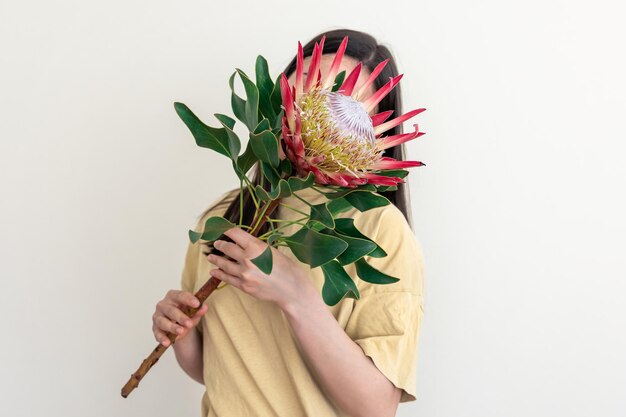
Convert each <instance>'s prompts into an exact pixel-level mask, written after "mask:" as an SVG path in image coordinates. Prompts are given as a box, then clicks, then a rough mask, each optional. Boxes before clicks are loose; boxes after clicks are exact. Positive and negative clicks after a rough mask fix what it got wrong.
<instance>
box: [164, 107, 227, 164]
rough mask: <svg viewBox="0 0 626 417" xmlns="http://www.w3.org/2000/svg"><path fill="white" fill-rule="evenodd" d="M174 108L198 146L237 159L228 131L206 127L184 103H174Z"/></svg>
mask: <svg viewBox="0 0 626 417" xmlns="http://www.w3.org/2000/svg"><path fill="white" fill-rule="evenodd" d="M174 108H175V109H176V113H178V116H179V117H180V118H181V119H182V121H183V122H184V123H185V124H186V125H187V127H188V128H189V130H190V131H191V133H192V135H193V137H194V139H195V140H196V144H197V145H198V146H200V147H202V148H208V149H211V150H214V151H215V152H218V153H221V154H222V155H225V156H227V157H229V158H230V159H233V160H234V159H235V158H236V157H237V155H236V154H233V153H232V150H233V149H235V148H236V144H233V143H231V141H232V139H231V138H230V137H229V135H228V133H227V132H226V129H224V128H214V127H211V126H207V125H205V124H204V123H203V122H202V121H201V120H200V119H198V117H197V116H196V115H195V114H194V113H193V112H192V111H191V110H190V109H189V107H187V106H186V105H184V104H183V103H174Z"/></svg>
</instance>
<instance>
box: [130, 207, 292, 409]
mask: <svg viewBox="0 0 626 417" xmlns="http://www.w3.org/2000/svg"><path fill="white" fill-rule="evenodd" d="M267 204H268V206H267V210H266V211H265V215H264V216H263V217H264V218H263V220H262V221H260V222H258V225H257V226H256V227H255V228H254V229H253V230H252V231H251V232H250V234H251V235H252V236H257V235H258V233H259V231H260V230H261V227H263V225H264V224H265V222H266V221H267V219H269V216H270V215H271V214H272V212H273V211H274V210H275V209H276V208H277V207H278V204H279V199H277V200H271V201H270V202H269V203H267ZM261 212H263V211H262V210H261ZM255 223H256V219H255V221H253V222H252V224H255ZM220 282H221V280H219V279H218V278H215V277H211V278H210V279H209V280H208V281H207V282H206V283H205V284H204V285H203V286H202V288H200V289H199V290H198V292H196V293H195V294H194V295H195V296H196V298H197V299H198V300H199V301H200V306H202V304H203V303H204V302H205V301H206V299H207V298H209V296H210V295H211V294H212V293H213V291H215V289H216V288H217V286H218V285H219V284H220ZM199 309H200V307H198V308H193V307H188V306H185V307H183V308H182V309H181V310H182V311H183V313H185V314H186V315H187V316H188V317H192V316H193V315H194V314H195V313H196V311H198V310H199ZM166 334H167V338H168V339H169V340H170V342H171V344H170V346H171V345H173V344H174V343H175V342H176V337H177V335H175V334H173V333H169V332H166ZM166 350H167V347H165V346H163V345H162V344H160V343H159V344H158V346H157V347H156V348H155V349H154V350H153V351H152V352H151V353H150V355H149V356H148V357H147V358H146V359H144V360H143V362H141V365H139V368H137V370H136V371H135V373H134V374H132V375H131V376H130V379H129V380H128V382H126V384H125V385H124V386H123V387H122V397H124V398H126V397H128V395H129V394H130V393H131V392H132V391H133V390H134V389H135V388H137V387H138V386H139V381H141V380H142V378H143V377H144V376H145V375H146V374H147V373H148V371H149V370H150V368H152V366H154V364H155V363H157V362H158V361H159V358H160V357H161V355H163V353H164V352H165V351H166Z"/></svg>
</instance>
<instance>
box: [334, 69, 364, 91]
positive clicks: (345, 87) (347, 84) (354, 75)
mask: <svg viewBox="0 0 626 417" xmlns="http://www.w3.org/2000/svg"><path fill="white" fill-rule="evenodd" d="M362 66H363V64H362V63H361V62H359V63H358V64H357V66H356V67H354V69H353V70H352V72H351V73H350V75H348V77H347V78H346V79H345V80H344V81H343V84H342V85H341V87H340V88H339V92H340V93H341V94H343V95H344V96H351V95H352V90H353V89H354V85H355V84H356V81H357V80H358V79H359V74H360V73H361V67H362Z"/></svg>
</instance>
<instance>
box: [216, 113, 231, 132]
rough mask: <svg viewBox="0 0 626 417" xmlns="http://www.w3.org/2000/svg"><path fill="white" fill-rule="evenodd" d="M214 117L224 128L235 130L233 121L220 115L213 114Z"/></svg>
mask: <svg viewBox="0 0 626 417" xmlns="http://www.w3.org/2000/svg"><path fill="white" fill-rule="evenodd" d="M214 116H215V117H216V118H217V120H219V121H220V123H221V124H222V125H224V127H228V128H229V129H230V130H233V129H234V128H235V120H234V119H232V118H230V117H228V116H226V115H225V114H220V113H215V114H214Z"/></svg>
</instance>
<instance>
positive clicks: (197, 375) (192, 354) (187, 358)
mask: <svg viewBox="0 0 626 417" xmlns="http://www.w3.org/2000/svg"><path fill="white" fill-rule="evenodd" d="M174 353H175V354H176V360H177V361H178V364H179V365H180V367H181V368H182V369H183V371H185V373H186V374H187V375H189V376H190V377H191V378H192V379H193V380H195V381H197V382H198V383H200V384H204V374H203V359H202V335H201V334H200V332H199V331H198V330H197V329H196V328H195V327H194V328H193V329H190V330H189V333H187V334H186V335H185V337H183V338H182V339H179V340H176V343H174Z"/></svg>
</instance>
